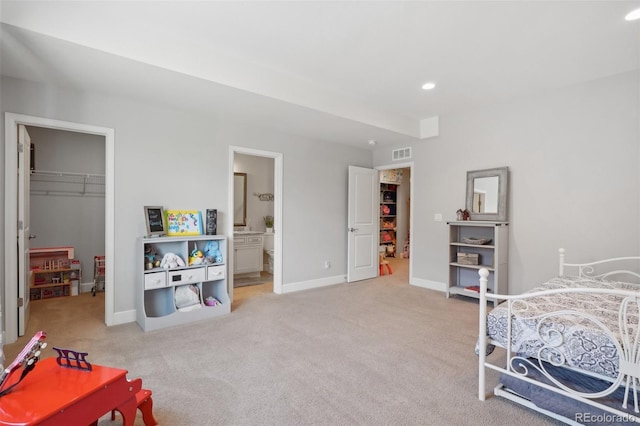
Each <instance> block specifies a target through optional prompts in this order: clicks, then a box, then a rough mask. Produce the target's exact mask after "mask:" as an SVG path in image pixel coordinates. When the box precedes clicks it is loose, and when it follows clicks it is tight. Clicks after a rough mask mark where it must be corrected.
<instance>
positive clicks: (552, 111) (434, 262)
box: [374, 72, 640, 293]
mask: <svg viewBox="0 0 640 426" xmlns="http://www.w3.org/2000/svg"><path fill="white" fill-rule="evenodd" d="M638 86H639V75H638V73H637V72H636V73H626V74H622V75H618V76H615V77H611V78H606V79H602V80H598V81H593V82H588V83H584V84H581V85H575V86H571V87H567V88H563V89H559V90H556V91H551V92H548V93H540V94H538V95H537V96H535V97H530V98H526V99H513V100H511V101H510V102H507V103H504V104H501V105H494V106H488V107H484V108H482V109H479V110H475V111H468V112H465V113H459V114H450V115H443V116H440V136H438V137H436V138H433V139H426V140H424V141H421V142H419V143H415V144H414V145H413V158H412V160H413V161H414V164H415V167H414V169H413V176H412V178H413V184H414V200H412V202H413V203H414V213H415V215H416V217H415V218H414V230H413V231H414V233H413V235H414V240H413V241H412V256H413V257H414V261H415V262H414V276H415V277H417V278H418V279H420V280H427V281H430V282H436V283H441V284H442V288H444V285H445V284H444V283H445V282H447V272H448V267H447V262H448V259H447V253H448V251H447V250H446V245H447V242H448V230H447V225H446V221H447V220H453V219H455V211H456V210H457V209H459V208H460V207H462V206H464V203H465V191H466V172H467V171H468V170H480V169H488V168H493V167H502V166H508V167H509V169H510V190H509V198H510V202H509V221H510V226H509V227H510V239H509V256H510V257H509V291H510V293H519V292H522V291H524V290H527V289H530V288H532V287H533V286H535V285H536V284H538V283H540V282H541V281H543V280H546V279H548V278H550V277H551V276H553V275H556V274H557V249H558V248H559V247H564V248H566V249H567V256H568V258H567V261H589V260H594V259H597V258H602V257H611V256H623V255H638V254H640V244H639V235H640V234H639V232H640V229H639V227H640V221H639V218H640V206H639V204H640V164H639V158H640V154H639V140H640V137H639V136H640V131H639V122H638V117H639V111H640V107H639V93H640V91H639V90H638ZM388 158H390V150H387V149H380V150H377V151H376V152H375V154H374V164H376V165H381V164H386V163H388ZM434 213H442V214H443V216H444V221H442V222H435V221H434V220H433V217H434Z"/></svg>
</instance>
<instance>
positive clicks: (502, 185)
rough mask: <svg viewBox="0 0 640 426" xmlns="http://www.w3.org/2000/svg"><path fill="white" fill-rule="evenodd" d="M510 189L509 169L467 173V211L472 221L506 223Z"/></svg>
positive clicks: (502, 168) (499, 168)
mask: <svg viewBox="0 0 640 426" xmlns="http://www.w3.org/2000/svg"><path fill="white" fill-rule="evenodd" d="M508 189H509V168H508V167H498V168H495V169H486V170H474V171H470V172H467V202H466V209H467V210H468V211H469V213H470V214H471V217H470V218H471V220H492V221H497V222H504V221H506V220H507V193H508Z"/></svg>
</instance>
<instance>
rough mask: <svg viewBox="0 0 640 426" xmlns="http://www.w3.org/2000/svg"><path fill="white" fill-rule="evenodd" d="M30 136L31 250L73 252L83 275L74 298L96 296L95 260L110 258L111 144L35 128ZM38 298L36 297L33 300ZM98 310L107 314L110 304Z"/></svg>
mask: <svg viewBox="0 0 640 426" xmlns="http://www.w3.org/2000/svg"><path fill="white" fill-rule="evenodd" d="M27 130H28V132H29V135H30V136H31V148H32V155H31V184H30V205H31V209H30V224H31V234H32V235H33V236H34V238H33V239H32V240H31V244H30V246H31V248H32V249H39V248H40V249H42V248H49V247H61V246H63V247H73V249H74V258H75V260H77V261H79V262H80V270H81V274H80V277H79V278H80V279H79V280H78V281H79V283H78V284H79V285H78V286H77V287H76V286H74V288H71V294H72V295H74V296H76V295H84V294H86V293H92V288H93V280H94V272H95V271H94V269H95V268H94V266H95V265H94V264H95V258H96V257H97V256H104V254H105V138H104V136H100V135H90V134H86V133H78V132H69V131H65V130H59V129H47V128H43V127H35V126H27ZM35 266H36V267H42V266H41V265H35ZM98 287H99V288H98V290H103V289H104V287H103V286H98ZM40 293H42V292H40ZM38 296H40V295H39V294H33V297H31V300H38V299H39V297H38ZM100 300H102V297H100ZM96 303H97V301H96ZM97 309H100V310H101V311H103V310H104V302H102V306H99V307H97Z"/></svg>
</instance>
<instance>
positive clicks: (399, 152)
mask: <svg viewBox="0 0 640 426" xmlns="http://www.w3.org/2000/svg"><path fill="white" fill-rule="evenodd" d="M409 158H411V148H400V149H394V150H393V151H392V152H391V159H392V160H393V161H397V160H407V159H409Z"/></svg>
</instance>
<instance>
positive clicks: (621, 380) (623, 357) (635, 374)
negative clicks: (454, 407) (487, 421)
mask: <svg viewBox="0 0 640 426" xmlns="http://www.w3.org/2000/svg"><path fill="white" fill-rule="evenodd" d="M564 257H565V250H564V249H560V250H559V265H560V266H559V273H560V276H563V275H564V274H565V268H567V269H568V270H571V271H576V273H574V274H570V275H574V276H579V277H590V278H602V279H606V278H613V277H615V276H624V275H628V276H634V277H637V278H640V274H638V273H636V272H635V271H631V270H627V269H615V270H610V271H607V272H598V273H596V270H597V267H599V268H600V269H602V268H603V267H604V268H607V267H609V266H611V267H616V266H614V265H616V264H624V263H626V262H629V261H640V257H618V258H611V259H605V260H600V261H596V262H590V263H580V264H578V263H574V264H570V263H565V260H564ZM479 275H480V302H479V303H480V321H479V339H478V398H479V399H480V400H481V401H484V400H485V397H486V388H485V381H486V375H485V373H486V369H487V368H489V369H492V370H495V371H498V372H500V373H502V374H507V375H509V376H512V377H515V378H517V379H518V380H523V381H526V382H529V383H532V384H535V385H536V386H540V387H542V388H544V389H547V390H550V391H552V392H555V393H557V394H560V395H564V396H566V397H569V398H571V399H573V400H575V401H580V402H583V403H585V404H588V405H590V406H592V407H597V408H600V409H602V410H604V411H606V412H608V413H611V415H613V416H620V417H619V418H622V419H625V420H627V421H635V422H637V423H640V400H639V399H640V398H639V393H640V326H638V327H636V332H635V333H633V334H631V333H629V332H628V329H627V327H624V326H623V325H624V324H626V322H627V320H628V318H629V313H630V311H631V312H633V311H635V312H638V310H639V309H640V306H639V305H640V285H639V286H638V291H637V292H636V291H630V290H612V289H598V288H566V289H554V290H546V291H537V292H532V293H525V294H521V295H513V296H509V295H500V294H491V293H488V292H487V282H488V277H489V271H488V270H487V269H484V268H483V269H480V271H479ZM617 280H618V281H620V279H617ZM560 293H597V294H611V295H617V296H621V297H622V302H621V303H620V305H619V306H620V307H619V310H618V330H610V329H608V328H607V327H606V326H605V325H604V324H603V323H602V322H601V321H599V320H598V319H597V318H596V317H594V316H591V315H588V314H584V313H580V312H576V311H574V310H571V309H567V310H563V311H554V312H549V313H545V314H543V315H540V316H538V317H532V318H535V319H538V321H539V324H538V330H537V331H538V337H539V338H540V340H541V341H542V342H544V347H543V348H542V349H540V351H539V352H538V354H539V359H538V360H537V361H533V362H532V361H531V360H530V359H527V358H524V357H522V356H518V354H516V353H513V352H512V348H511V347H510V346H511V345H507V346H509V347H507V348H504V347H503V346H502V345H501V344H500V343H498V342H496V341H493V340H491V339H489V337H488V336H487V302H488V301H506V309H507V318H512V315H513V313H514V312H517V311H518V310H522V308H521V306H525V308H524V309H526V300H527V299H530V298H532V297H538V296H548V295H553V294H560ZM516 301H517V302H518V307H514V306H513V305H514V302H516ZM558 315H571V316H573V317H579V318H585V319H587V320H589V321H590V322H592V323H593V324H594V325H596V326H598V327H599V328H600V329H601V330H602V332H604V333H606V334H607V335H608V336H609V337H610V338H611V340H612V342H614V344H615V346H616V350H617V353H618V359H619V374H618V376H617V377H616V378H611V377H605V376H601V375H597V374H594V373H587V372H584V373H585V374H588V375H591V376H593V377H597V378H599V379H602V380H606V381H608V382H610V383H611V385H610V386H609V387H608V388H607V389H605V390H602V391H600V392H594V393H588V392H587V393H583V392H578V391H576V390H574V389H571V388H570V387H567V386H565V385H564V384H562V383H560V382H559V381H558V380H556V379H555V378H554V377H553V376H552V375H551V374H550V373H549V372H548V371H547V370H546V369H545V366H544V364H543V363H542V362H541V360H543V359H544V361H546V362H547V363H551V364H552V365H554V366H563V365H562V364H563V363H564V358H563V356H560V360H559V361H558V360H554V359H551V357H550V355H549V354H550V353H553V354H554V355H556V356H557V355H558V352H557V351H555V352H554V348H556V347H558V346H560V345H561V344H562V337H563V336H562V334H561V333H560V332H558V334H557V335H554V336H553V337H555V339H550V338H549V337H550V336H549V335H548V334H547V335H546V338H545V336H543V335H542V334H541V332H540V325H541V324H542V323H543V322H544V320H545V319H546V318H549V317H550V316H555V317H557V316H558ZM511 323H512V321H509V322H508V326H507V338H506V342H511V341H512V334H511V333H512V330H511ZM616 334H618V335H619V336H620V341H619V339H618V338H616V337H615V336H616ZM558 338H559V340H560V342H558ZM488 344H493V345H495V346H496V347H502V348H503V349H504V351H505V352H506V365H504V366H500V365H497V364H494V363H492V362H488V361H487V353H486V348H487V345H488ZM543 351H545V353H547V355H546V357H545V356H544V355H543ZM564 367H566V368H571V367H568V366H566V365H565V366H564ZM529 369H536V370H537V371H538V372H539V373H541V374H542V375H543V376H544V377H546V378H547V379H548V380H550V381H551V382H552V383H555V384H556V386H551V385H548V384H546V383H543V382H540V381H536V380H535V379H532V378H530V377H526V376H527V374H528V372H529ZM581 372H582V371H581ZM619 387H622V388H623V389H624V395H625V396H624V400H623V401H621V402H620V405H621V407H622V408H627V406H628V404H629V403H631V404H632V408H633V411H634V413H638V414H637V415H630V414H628V412H626V411H622V410H618V409H615V408H611V407H609V406H606V405H603V404H601V403H599V402H598V401H596V400H595V399H597V398H601V397H603V396H607V395H609V394H611V393H613V392H615V391H616V390H617V389H618V388H619ZM493 393H494V395H496V396H501V397H503V398H506V399H509V400H511V401H514V402H516V403H518V404H521V405H524V406H526V407H529V408H531V409H534V410H536V411H539V412H542V413H544V414H546V415H548V416H550V417H553V418H555V419H558V420H561V421H563V422H565V423H568V424H576V425H577V424H580V423H578V422H576V421H575V420H574V419H569V418H567V417H565V416H562V415H560V414H557V413H553V412H551V411H548V410H545V409H542V408H540V407H538V406H536V405H535V404H534V403H532V402H531V401H529V400H528V399H525V398H523V397H521V396H519V395H517V394H515V393H513V392H510V391H509V390H508V389H506V388H505V387H504V386H503V385H502V384H498V385H497V386H496V387H495V388H494V389H493Z"/></svg>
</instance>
